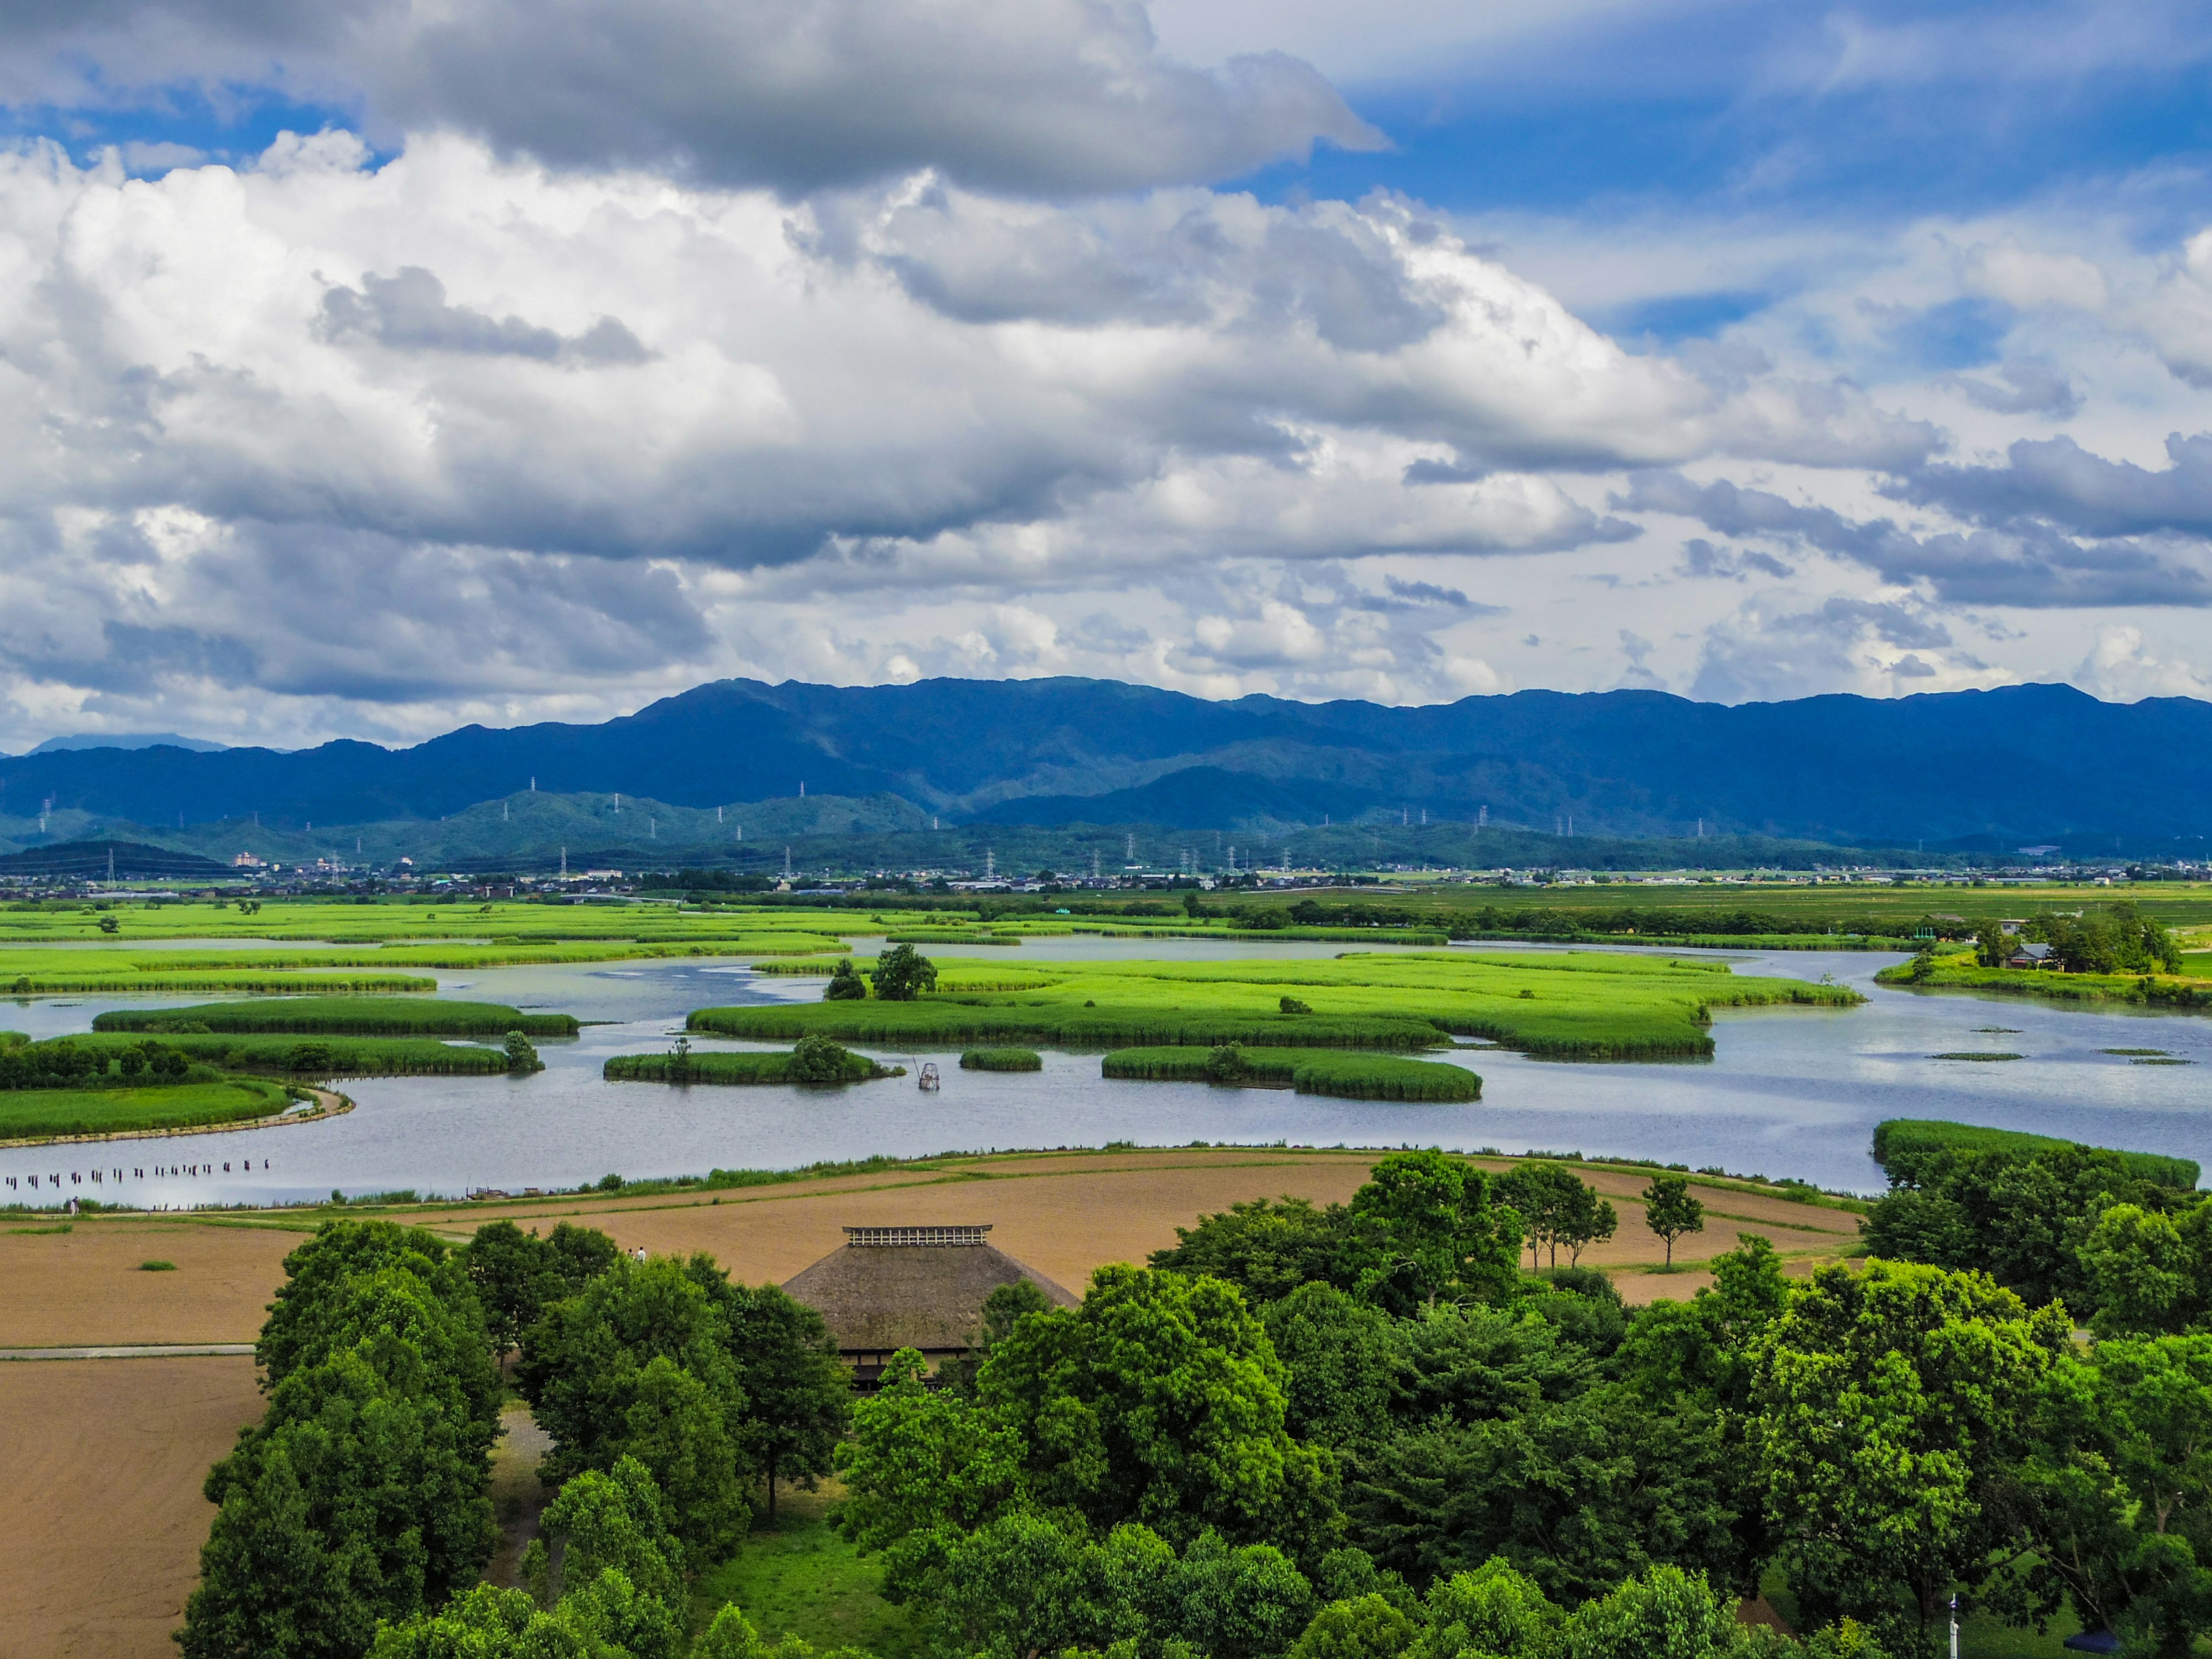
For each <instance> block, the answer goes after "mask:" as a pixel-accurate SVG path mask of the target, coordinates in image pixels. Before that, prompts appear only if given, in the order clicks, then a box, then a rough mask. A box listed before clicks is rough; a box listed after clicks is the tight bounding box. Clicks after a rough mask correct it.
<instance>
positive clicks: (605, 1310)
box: [515, 1257, 751, 1555]
mask: <svg viewBox="0 0 2212 1659" xmlns="http://www.w3.org/2000/svg"><path fill="white" fill-rule="evenodd" d="M729 1340H730V1336H729V1326H728V1323H727V1321H726V1319H725V1317H724V1316H723V1315H722V1313H721V1311H720V1309H719V1308H718V1307H717V1306H716V1305H715V1304H714V1301H713V1300H712V1299H710V1297H708V1293H707V1291H705V1289H703V1288H702V1286H701V1285H699V1284H698V1283H697V1282H696V1279H694V1277H693V1276H692V1275H691V1273H690V1272H688V1271H687V1269H686V1268H685V1267H684V1265H683V1264H681V1263H679V1262H677V1261H671V1260H670V1259H668V1258H666V1257H656V1258H654V1259H653V1260H652V1261H644V1262H631V1261H619V1262H618V1263H617V1265H616V1267H614V1268H613V1270H612V1271H611V1272H608V1273H601V1274H600V1275H599V1276H598V1277H597V1278H595V1279H592V1280H591V1281H590V1282H589V1283H588V1284H586V1285H585V1287H584V1289H583V1291H581V1293H580V1294H579V1295H576V1296H574V1297H570V1298H568V1300H566V1301H562V1302H556V1303H555V1304H552V1305H551V1306H550V1307H549V1308H548V1309H546V1310H545V1312H544V1315H543V1316H541V1317H540V1318H539V1320H538V1323H537V1324H536V1325H534V1326H532V1328H531V1329H530V1330H529V1332H528V1333H527V1334H526V1335H525V1336H524V1338H523V1342H522V1357H521V1359H520V1361H519V1362H518V1363H517V1364H516V1366H515V1379H516V1382H517V1384H518V1385H519V1387H520V1389H521V1391H522V1396H523V1398H524V1399H526V1400H527V1401H529V1402H530V1405H531V1408H532V1411H533V1412H534V1413H535V1414H536V1416H537V1418H538V1422H539V1423H540V1424H541V1425H543V1426H544V1429H545V1431H546V1432H547V1433H548V1434H550V1436H551V1437H553V1442H554V1445H553V1450H552V1453H551V1455H550V1456H549V1457H548V1458H547V1459H546V1462H545V1469H546V1473H547V1474H549V1475H550V1477H551V1478H552V1479H553V1480H562V1481H565V1480H569V1479H571V1478H573V1477H574V1476H575V1475H577V1474H581V1473H583V1472H584V1471H585V1470H586V1469H602V1470H605V1469H611V1468H613V1467H614V1466H615V1464H616V1463H617V1462H618V1461H619V1460H620V1459H621V1458H623V1456H624V1455H629V1456H633V1457H635V1458H636V1459H637V1461H638V1462H640V1463H641V1464H643V1465H644V1466H645V1468H646V1469H647V1472H648V1473H650V1474H652V1476H653V1480H654V1481H655V1483H656V1484H657V1485H658V1486H659V1488H660V1490H661V1492H663V1493H664V1494H665V1496H666V1498H667V1499H668V1501H669V1503H670V1504H671V1505H672V1507H673V1510H674V1513H675V1515H676V1516H678V1535H679V1536H681V1537H682V1538H683V1540H684V1542H685V1544H686V1545H687V1546H688V1547H692V1548H695V1549H696V1550H699V1551H700V1552H702V1553H705V1554H710V1555H711V1554H712V1553H715V1552H716V1551H719V1550H720V1549H722V1548H724V1547H726V1546H727V1545H729V1544H730V1543H731V1542H732V1541H735V1539H737V1538H738V1536H739V1535H741V1534H742V1533H743V1531H744V1526H745V1523H746V1522H747V1521H748V1520H749V1519H750V1513H751V1505H750V1503H749V1502H748V1500H747V1498H746V1496H745V1486H746V1482H747V1480H749V1478H750V1474H751V1468H750V1464H749V1463H748V1462H747V1461H746V1459H745V1457H744V1453H743V1450H742V1446H741V1440H740V1436H741V1431H742V1425H743V1422H744V1414H745V1410H746V1406H747V1401H746V1396H745V1392H744V1386H743V1384H742V1383H740V1382H739V1380H738V1368H737V1366H736V1365H735V1364H734V1363H733V1362H732V1358H731V1356H730V1352H729Z"/></svg>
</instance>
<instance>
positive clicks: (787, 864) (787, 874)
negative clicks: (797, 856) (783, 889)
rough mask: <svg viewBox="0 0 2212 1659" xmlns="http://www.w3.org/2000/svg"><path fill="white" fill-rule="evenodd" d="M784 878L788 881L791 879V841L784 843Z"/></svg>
mask: <svg viewBox="0 0 2212 1659" xmlns="http://www.w3.org/2000/svg"><path fill="white" fill-rule="evenodd" d="M783 878H784V879H785V880H786V881H789V880H790V879H791V843H790V842H784V844H783Z"/></svg>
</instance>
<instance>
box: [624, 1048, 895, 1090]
mask: <svg viewBox="0 0 2212 1659" xmlns="http://www.w3.org/2000/svg"><path fill="white" fill-rule="evenodd" d="M841 1066H842V1076H840V1077H838V1078H837V1079H835V1081H836V1082H839V1083H866V1082H870V1081H872V1079H877V1078H885V1077H904V1076H905V1075H906V1068H905V1067H904V1066H879V1065H878V1064H877V1063H876V1062H875V1061H874V1060H870V1059H869V1058H868V1057H867V1056H866V1054H854V1053H852V1052H850V1051H849V1050H848V1051H846V1052H845V1055H844V1060H843V1061H842V1062H841ZM791 1070H792V1056H791V1054H789V1052H787V1051H786V1052H783V1053H777V1054H761V1053H734V1054H733V1053H727V1052H714V1053H706V1054H681V1055H678V1054H616V1055H614V1056H613V1057H612V1058H611V1059H610V1060H608V1061H607V1063H606V1064H605V1066H602V1067H600V1071H599V1074H600V1075H601V1076H602V1077H604V1078H605V1079H607V1080H608V1081H609V1082H611V1083H710V1084H749V1083H795V1082H799V1081H800V1079H797V1078H794V1077H793V1076H792V1074H791ZM809 1080H810V1081H820V1080H821V1079H809Z"/></svg>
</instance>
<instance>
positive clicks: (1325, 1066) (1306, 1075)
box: [963, 1048, 1482, 1101]
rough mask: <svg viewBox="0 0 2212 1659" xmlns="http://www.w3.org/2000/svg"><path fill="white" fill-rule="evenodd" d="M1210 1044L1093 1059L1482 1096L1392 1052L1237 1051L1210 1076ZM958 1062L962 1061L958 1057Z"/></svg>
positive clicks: (1247, 1077)
mask: <svg viewBox="0 0 2212 1659" xmlns="http://www.w3.org/2000/svg"><path fill="white" fill-rule="evenodd" d="M1213 1053H1214V1051H1213V1050H1212V1049H1211V1048H1120V1049H1116V1050H1115V1052H1114V1053H1112V1054H1108V1055H1107V1056H1106V1057H1105V1059H1104V1060H1101V1061H1100V1062H1099V1068H1100V1070H1101V1072H1102V1073H1103V1074H1104V1075H1105V1076H1107V1077H1111V1078H1127V1079H1132V1080H1135V1081H1141V1082H1161V1083H1206V1082H1211V1081H1216V1080H1225V1081H1229V1082H1231V1084H1232V1085H1235V1084H1252V1085H1259V1086H1261V1087H1274V1088H1290V1089H1295V1090H1297V1092H1298V1093H1300V1094H1302V1095H1332V1096H1334V1097H1336V1098H1338V1099H1340V1100H1414V1101H1463V1100H1479V1099H1480V1098H1481V1097H1482V1079H1480V1078H1479V1077H1477V1076H1476V1075H1475V1074H1474V1073H1473V1072H1470V1071H1468V1070H1466V1069H1465V1068H1464V1067H1462V1066H1442V1065H1438V1064H1437V1063H1435V1062H1434V1061H1430V1060H1401V1059H1399V1058H1397V1057H1396V1056H1395V1055H1394V1054H1347V1053H1346V1052H1345V1051H1344V1050H1343V1049H1341V1048H1252V1049H1245V1050H1240V1051H1239V1052H1238V1055H1237V1059H1238V1062H1239V1064H1240V1066H1242V1067H1243V1075H1242V1076H1241V1077H1239V1078H1236V1079H1214V1078H1213V1077H1212V1073H1210V1072H1209V1070H1208V1066H1209V1065H1210V1064H1211V1062H1212V1059H1213ZM963 1063H964V1062H963Z"/></svg>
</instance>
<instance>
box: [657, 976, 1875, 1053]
mask: <svg viewBox="0 0 2212 1659" xmlns="http://www.w3.org/2000/svg"><path fill="white" fill-rule="evenodd" d="M938 971H939V978H938V989H937V992H936V994H934V995H932V996H928V997H925V998H923V999H922V1000H919V1001H915V1002H879V1001H877V1000H873V999H870V1000H866V1001H855V1002H823V1003H800V1004H784V1005H780V1006H770V1007H753V1008H702V1009H699V1010H696V1011H695V1012H693V1013H692V1015H691V1017H690V1022H689V1023H690V1029H691V1030H695V1031H711V1032H715V1033H718V1034H720V1035H722V1036H740V1037H752V1038H757V1039H763V1040H770V1039H782V1038H790V1037H797V1036H805V1035H808V1034H809V1033H815V1032H818V1033H820V1034H821V1035H823V1036H836V1037H839V1038H842V1039H845V1040H848V1041H852V1042H878V1043H887V1044H905V1045H909V1046H915V1047H935V1048H953V1047H959V1046H963V1045H966V1044H969V1043H999V1042H1006V1043H1024V1044H1027V1045H1030V1046H1032V1047H1040V1046H1041V1047H1045V1048H1133V1047H1156V1046H1160V1045H1169V1044H1173V1045H1183V1044H1192V1043H1197V1044H1203V1045H1205V1046H1206V1047H1209V1048H1210V1047H1212V1046H1213V1045H1215V1044H1218V1043H1225V1042H1233V1043H1238V1044H1246V1045H1252V1046H1257V1047H1273V1048H1381V1049H1407V1048H1432V1047H1435V1046H1437V1043H1438V1042H1440V1041H1441V1038H1442V1036H1443V1034H1444V1033H1449V1034H1452V1035H1454V1036H1482V1037H1488V1038H1491V1039H1492V1040H1493V1041H1495V1042H1500V1043H1503V1044H1504V1045H1505V1046H1507V1047H1509V1048H1518V1049H1521V1050H1522V1051H1524V1052H1526V1053H1528V1054H1537V1055H1541V1056H1543V1057H1545V1058H1548V1059H1556V1060H1627V1059H1648V1058H1660V1057H1670V1056H1698V1055H1705V1054H1711V1052H1712V1046H1713V1045H1712V1037H1711V1033H1710V1032H1709V1031H1708V1030H1707V1029H1706V1028H1707V1026H1708V1025H1709V1024H1711V1011H1712V1010H1714V1009H1716V1008H1728V1007H1753V1006H1766V1005H1774V1004H1789V1003H1796V1004H1802V1005H1806V1006H1826V1007H1834V1008H1844V1007H1850V1006H1854V1005H1856V1004H1857V1002H1859V1001H1860V1000H1861V999H1860V997H1859V995H1858V994H1857V992H1855V991H1852V990H1850V989H1848V988H1847V987H1842V986H1833V985H1813V984H1808V983H1805V982H1804V981H1799V980H1790V979H1767V978H1752V977H1749V976H1747V975H1735V974H1731V973H1730V972H1729V969H1728V967H1727V965H1726V964H1725V963H1717V962H1709V961H1688V962H1677V961H1671V960H1668V959H1667V958H1665V957H1645V956H1630V955H1626V954H1605V953H1602V952H1596V951H1559V952H1536V951H1526V952H1514V953H1510V954H1498V955H1488V956H1486V955H1484V954H1482V953H1481V952H1480V951H1451V952H1449V953H1447V952H1441V951H1439V952H1435V953H1419V952H1404V953H1389V954H1383V953H1376V954H1368V953H1360V952H1353V953H1348V954H1346V955H1344V956H1340V957H1335V958H1334V959H1333V960H1329V961H1315V960H1283V959H1277V960H1273V961H1256V962H1249V961H1248V962H1103V963H1019V964H1012V963H1009V964H1006V965H1003V966H1002V965H1000V964H999V963H973V962H963V961H958V960H952V961H943V962H940V963H938ZM1285 996H1290V997H1293V998H1296V999H1297V1000H1300V1001H1303V1002H1305V1003H1307V1004H1308V1005H1310V1006H1311V1008H1312V1009H1313V1012H1311V1013H1310V1014H1285V1013H1282V1012H1279V1004H1280V1002H1281V1000H1282V999H1283V998H1284V997H1285Z"/></svg>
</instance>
